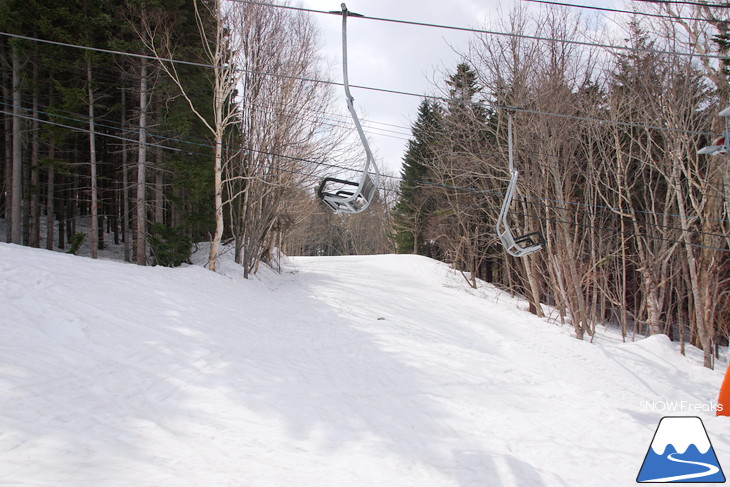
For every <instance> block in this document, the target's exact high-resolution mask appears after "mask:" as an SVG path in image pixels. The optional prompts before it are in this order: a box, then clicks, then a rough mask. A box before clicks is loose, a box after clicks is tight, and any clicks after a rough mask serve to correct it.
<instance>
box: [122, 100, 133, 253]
mask: <svg viewBox="0 0 730 487" xmlns="http://www.w3.org/2000/svg"><path fill="white" fill-rule="evenodd" d="M126 129H127V90H125V89H122V130H124V132H125V133H127V130H126ZM127 150H128V146H127V138H126V137H125V138H123V139H122V240H123V241H124V261H125V262H132V254H131V252H130V245H129V240H130V238H129V237H130V232H129V230H130V225H129V154H128V152H127Z"/></svg>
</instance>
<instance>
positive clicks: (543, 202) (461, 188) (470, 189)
mask: <svg viewBox="0 0 730 487" xmlns="http://www.w3.org/2000/svg"><path fill="white" fill-rule="evenodd" d="M24 110H27V109H24ZM0 113H1V114H7V115H15V114H14V113H13V112H10V111H7V110H1V109H0ZM38 113H44V114H48V113H46V112H40V111H39V112H38ZM17 115H18V116H19V117H20V118H23V119H27V120H33V121H37V122H40V123H44V124H49V125H53V126H58V127H62V128H65V129H69V130H72V131H77V132H81V133H87V134H89V133H91V131H90V130H89V129H86V128H82V127H75V126H72V125H67V124H61V123H58V122H52V121H50V120H45V119H40V118H37V117H33V116H30V115H23V114H17ZM48 115H55V114H48ZM76 121H78V122H86V120H84V119H82V118H80V119H77V120H76ZM96 135H98V136H101V137H108V138H113V139H116V140H123V141H127V142H131V143H133V144H138V143H139V139H132V138H128V137H122V136H119V135H114V134H110V133H105V132H103V133H102V132H97V133H96ZM168 140H171V141H174V142H180V143H189V144H193V145H195V146H197V147H201V148H208V149H214V145H213V144H202V143H197V142H191V141H189V140H185V139H184V138H178V139H175V138H169V139H168ZM145 145H147V146H149V147H158V148H161V149H166V150H171V151H175V152H181V153H185V154H187V155H193V156H200V157H206V158H209V157H210V154H206V153H201V152H195V151H191V150H184V149H180V148H177V147H172V146H169V145H163V144H159V143H155V142H151V141H146V142H145ZM239 150H240V151H241V152H253V153H258V154H260V155H265V156H270V157H278V158H283V159H288V160H293V161H297V162H302V163H308V164H315V165H320V166H325V167H329V168H335V169H343V170H347V169H349V168H346V167H343V166H339V165H336V164H331V163H326V162H322V161H313V160H311V159H305V158H300V157H294V156H287V155H283V154H277V153H273V152H270V151H263V150H257V149H251V148H245V147H243V148H240V149H239ZM282 170H283V171H284V172H287V173H292V174H295V175H299V176H303V177H310V176H311V174H309V173H302V172H300V171H294V170H291V169H282ZM383 176H384V177H389V178H392V179H397V178H396V177H395V176H388V175H383ZM417 183H418V184H423V185H431V186H438V187H442V188H448V189H453V190H457V191H461V192H471V193H475V192H476V193H481V194H493V195H496V196H499V197H502V196H504V193H502V192H499V191H494V190H482V189H478V188H473V187H466V186H457V185H448V184H442V183H434V182H431V181H417ZM523 198H524V199H526V200H529V199H532V200H534V201H533V202H528V204H532V205H540V206H542V207H544V208H548V209H553V210H566V211H569V212H573V213H576V214H578V213H584V214H589V215H595V216H598V217H599V218H606V216H601V215H598V214H597V213H594V212H590V211H587V210H580V209H571V208H568V207H565V206H562V207H561V206H554V205H550V204H549V203H550V202H555V201H556V200H550V199H546V198H538V197H529V196H523ZM562 204H570V205H576V206H585V207H589V208H593V209H609V210H618V209H617V208H611V207H608V206H601V205H588V204H582V203H581V204H579V203H573V202H562ZM494 208H497V207H496V206H495V207H493V209H494ZM512 213H514V214H522V213H520V212H517V211H513V212H512ZM635 213H647V214H652V215H655V216H674V217H678V216H679V215H671V214H664V213H657V212H643V211H635ZM523 216H531V217H534V218H539V219H544V217H541V216H538V215H526V214H525V215H523ZM608 218H609V219H611V218H612V217H610V216H609V217H608ZM613 218H616V217H615V216H614V217H613ZM704 220H711V219H706V218H705V219H704ZM712 221H715V220H712ZM717 221H721V222H727V223H730V221H726V220H717ZM559 223H566V224H570V225H574V226H575V225H577V226H582V227H584V228H595V229H602V228H603V227H595V226H587V225H585V224H580V223H576V222H571V221H559ZM641 225H643V226H647V227H658V228H670V229H674V230H679V231H682V232H688V233H691V234H693V235H703V236H712V237H724V236H723V235H720V234H713V233H709V232H702V231H699V230H689V229H684V228H678V227H667V226H664V225H660V224H656V223H650V222H641ZM614 233H616V232H614ZM618 233H624V234H626V235H634V236H641V237H644V238H649V239H658V240H665V241H668V242H673V243H680V244H684V245H689V246H692V247H698V248H706V249H711V250H720V251H723V252H730V249H723V248H720V247H709V246H705V245H701V244H695V243H691V242H690V243H688V242H682V241H676V240H671V239H666V238H664V237H658V236H655V235H646V234H639V235H636V234H635V233H634V232H618Z"/></svg>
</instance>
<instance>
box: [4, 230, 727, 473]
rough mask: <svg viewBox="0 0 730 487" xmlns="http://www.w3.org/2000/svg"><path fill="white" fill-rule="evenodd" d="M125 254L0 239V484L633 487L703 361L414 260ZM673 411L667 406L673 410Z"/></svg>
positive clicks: (703, 375)
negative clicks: (135, 260) (277, 266)
mask: <svg viewBox="0 0 730 487" xmlns="http://www.w3.org/2000/svg"><path fill="white" fill-rule="evenodd" d="M222 267H223V272H222V273H213V272H210V271H207V270H205V269H203V268H201V267H200V266H187V267H184V268H178V269H167V268H152V267H138V266H135V265H131V264H124V263H119V262H113V261H101V260H99V261H94V260H91V259H88V258H84V257H75V256H70V255H65V254H59V253H54V252H48V251H43V250H33V249H28V248H24V247H19V246H13V245H7V244H0V485H12V486H34V487H40V486H74V487H76V486H81V487H84V486H89V487H92V486H93V487H96V486H105V487H108V486H135V487H138V486H171V487H181V486H183V487H184V486H216V487H218V486H246V487H248V486H262V487H274V486H316V487H320V486H324V487H327V486H332V487H343V486H348V487H350V486H368V487H371V486H388V487H391V486H395V487H400V486H418V487H427V486H439V487H441V486H444V487H447V486H462V487H464V486H495V487H508V486H519V487H547V486H571V487H572V486H576V487H578V486H581V487H583V486H611V487H616V486H628V485H635V479H636V475H637V473H638V471H639V469H640V467H641V464H642V461H643V459H644V456H645V455H646V453H647V449H648V448H649V445H650V444H651V441H652V437H653V434H654V431H655V429H656V427H657V425H658V423H659V420H660V419H661V417H662V416H669V415H686V416H699V417H701V419H702V421H703V422H704V425H705V427H706V429H707V432H708V434H709V436H710V439H711V441H712V444H713V446H714V449H715V451H716V453H717V456H718V459H719V461H720V464H721V465H726V466H730V435H729V434H728V431H730V418H726V417H725V418H716V417H715V416H714V412H713V411H712V410H711V407H712V404H713V403H714V401H715V399H716V397H717V393H718V388H719V386H720V383H721V382H722V377H723V373H724V365H719V366H718V367H717V370H715V371H711V370H708V369H705V368H703V367H702V366H701V356H700V354H699V353H698V352H697V351H696V350H694V349H690V350H688V355H687V357H685V356H682V355H681V354H679V353H678V351H677V349H676V345H675V344H673V343H671V342H670V341H669V340H668V339H667V338H666V337H665V336H654V337H651V338H648V339H643V340H640V341H636V342H634V343H622V341H621V340H620V338H619V337H618V336H617V335H616V334H615V333H614V332H612V331H611V330H604V329H600V330H599V333H598V336H597V337H596V338H595V340H594V343H588V342H587V341H579V340H576V339H575V338H574V335H573V334H572V332H571V327H570V326H568V325H561V324H560V323H559V322H558V320H557V318H556V316H555V315H554V314H553V315H552V317H551V318H550V317H549V318H537V317H535V316H534V315H531V314H529V313H528V312H527V311H525V309H526V303H524V302H523V301H520V300H518V299H515V298H511V297H510V296H509V295H507V294H505V293H503V292H501V291H499V290H497V289H494V288H493V287H490V286H489V285H486V284H483V285H482V286H481V287H480V288H479V289H478V290H472V289H470V288H469V287H468V286H467V285H466V281H465V280H464V279H463V278H462V276H461V275H460V274H458V273H455V272H453V271H451V270H449V269H448V267H447V266H445V265H443V264H440V263H437V262H435V261H433V260H429V259H427V258H424V257H417V256H369V257H340V258H324V257H320V258H293V259H289V260H288V261H287V262H286V263H285V265H284V267H283V269H282V273H281V275H276V274H274V273H273V272H270V271H267V270H263V271H262V272H261V273H259V275H258V276H257V277H256V279H254V280H251V281H246V280H244V279H243V278H242V277H240V276H239V274H240V269H236V268H235V267H234V266H233V265H232V264H231V263H230V262H228V261H227V260H226V259H224V260H223V261H222ZM667 408H669V409H667Z"/></svg>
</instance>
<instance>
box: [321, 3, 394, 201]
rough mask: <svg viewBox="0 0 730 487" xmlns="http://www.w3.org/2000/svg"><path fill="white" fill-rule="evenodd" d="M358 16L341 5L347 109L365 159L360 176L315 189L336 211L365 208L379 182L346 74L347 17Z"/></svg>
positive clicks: (329, 180) (330, 181)
mask: <svg viewBox="0 0 730 487" xmlns="http://www.w3.org/2000/svg"><path fill="white" fill-rule="evenodd" d="M348 16H353V17H358V16H360V15H359V14H355V13H352V12H349V11H348V10H347V6H346V5H345V4H344V3H343V4H342V70H343V78H344V83H343V84H344V87H345V97H346V99H347V109H348V110H349V111H350V115H351V116H352V120H353V122H354V123H355V128H356V129H357V133H358V135H359V136H360V141H361V142H362V145H363V147H364V149H365V154H366V159H365V164H364V165H363V168H362V173H361V174H360V177H359V178H358V179H356V180H354V181H350V180H347V179H340V178H325V179H324V180H322V182H321V183H320V185H319V188H318V189H317V196H319V197H320V198H321V199H322V201H324V202H325V203H326V204H327V206H329V207H330V208H331V209H332V210H333V211H334V212H335V213H359V212H361V211H364V210H365V209H366V208H367V207H368V206H369V205H370V203H371V202H372V200H373V198H375V192H376V191H377V188H378V183H379V181H380V173H379V171H378V166H377V165H376V164H375V158H373V154H372V152H371V151H370V145H369V144H368V141H367V139H366V138H365V133H364V132H363V130H362V125H361V124H360V119H358V118H357V113H355V107H354V106H353V104H352V100H353V98H352V95H351V94H350V83H349V79H348V76H347V17H348Z"/></svg>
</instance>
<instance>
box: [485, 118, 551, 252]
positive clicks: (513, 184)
mask: <svg viewBox="0 0 730 487" xmlns="http://www.w3.org/2000/svg"><path fill="white" fill-rule="evenodd" d="M507 127H508V128H507V131H508V135H507V137H508V139H509V141H508V144H509V172H510V176H511V177H510V181H509V186H508V187H507V192H506V193H505V196H504V201H503V202H502V208H501V210H500V212H499V217H498V218H497V225H496V230H497V237H498V238H499V240H500V242H502V246H503V247H504V249H505V250H506V251H507V253H508V254H510V255H512V256H514V257H524V256H526V255H530V254H532V253H533V252H537V251H538V250H541V249H542V248H543V247H545V238H544V237H543V236H542V234H541V233H540V232H532V233H527V234H524V235H520V236H517V237H515V236H514V235H513V234H512V230H511V229H510V227H509V224H508V223H507V213H509V208H510V205H511V204H512V197H513V196H514V195H515V190H516V189H517V178H518V177H519V173H518V172H517V171H516V170H515V168H514V163H513V160H512V114H511V113H510V114H509V119H508V126H507Z"/></svg>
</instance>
